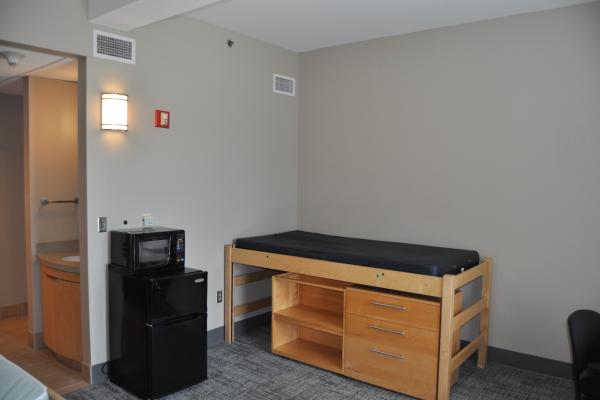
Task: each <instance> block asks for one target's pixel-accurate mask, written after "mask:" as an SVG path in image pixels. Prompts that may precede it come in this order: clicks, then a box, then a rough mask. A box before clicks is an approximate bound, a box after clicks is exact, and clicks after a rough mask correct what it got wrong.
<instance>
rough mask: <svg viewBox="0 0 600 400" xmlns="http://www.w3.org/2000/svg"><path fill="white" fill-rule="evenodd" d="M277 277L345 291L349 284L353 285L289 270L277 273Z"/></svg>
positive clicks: (302, 283)
mask: <svg viewBox="0 0 600 400" xmlns="http://www.w3.org/2000/svg"><path fill="white" fill-rule="evenodd" d="M275 278H276V279H284V280H286V281H291V282H295V283H297V284H299V285H306V286H314V287H320V288H323V289H328V290H333V291H336V292H344V289H346V288H347V287H349V286H352V284H351V283H348V282H342V281H335V280H333V279H326V278H318V277H315V276H309V275H301V274H294V273H289V272H288V273H285V274H281V275H276V276H275Z"/></svg>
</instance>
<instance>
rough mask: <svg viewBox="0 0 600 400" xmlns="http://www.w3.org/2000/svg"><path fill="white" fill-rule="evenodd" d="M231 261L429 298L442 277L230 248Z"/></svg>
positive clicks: (435, 294) (439, 286) (439, 290)
mask: <svg viewBox="0 0 600 400" xmlns="http://www.w3.org/2000/svg"><path fill="white" fill-rule="evenodd" d="M231 256H232V261H233V262H234V263H239V264H246V265H252V266H255V267H261V268H268V269H274V270H279V271H286V272H295V273H298V274H305V275H311V276H316V277H319V278H327V279H334V280H338V281H345V282H350V283H359V284H363V285H367V286H373V287H379V288H385V289H393V290H398V291H402V292H409V293H416V294H422V295H426V296H432V297H438V298H439V297H441V296H442V278H440V277H437V276H428V275H420V274H411V273H408V272H399V271H392V270H386V269H381V268H373V267H364V266H358V265H352V264H344V263H337V262H332V261H324V260H316V259H312V258H303V257H294V256H287V255H283V254H276V253H267V252H263V251H255V250H246V249H238V248H235V247H234V248H232V255H231Z"/></svg>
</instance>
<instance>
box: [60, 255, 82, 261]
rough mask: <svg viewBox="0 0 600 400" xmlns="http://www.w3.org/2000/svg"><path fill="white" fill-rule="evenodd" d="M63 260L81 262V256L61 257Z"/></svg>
mask: <svg viewBox="0 0 600 400" xmlns="http://www.w3.org/2000/svg"><path fill="white" fill-rule="evenodd" d="M60 259H61V260H63V261H69V262H79V261H80V260H79V256H64V257H61V258H60Z"/></svg>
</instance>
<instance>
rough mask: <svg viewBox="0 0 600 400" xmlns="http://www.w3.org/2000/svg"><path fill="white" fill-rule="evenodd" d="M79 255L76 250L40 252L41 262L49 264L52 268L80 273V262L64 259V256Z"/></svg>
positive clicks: (39, 258)
mask: <svg viewBox="0 0 600 400" xmlns="http://www.w3.org/2000/svg"><path fill="white" fill-rule="evenodd" d="M76 255H79V254H78V253H77V252H75V251H66V252H59V253H42V254H38V260H39V262H40V264H44V265H47V266H48V267H50V268H54V269H58V270H60V271H64V272H69V273H72V274H77V275H79V263H78V262H73V261H65V260H62V259H61V257H64V256H76Z"/></svg>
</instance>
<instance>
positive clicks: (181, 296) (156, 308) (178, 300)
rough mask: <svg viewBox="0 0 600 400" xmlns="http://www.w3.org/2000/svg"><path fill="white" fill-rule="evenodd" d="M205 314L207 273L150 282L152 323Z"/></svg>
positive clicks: (168, 277)
mask: <svg viewBox="0 0 600 400" xmlns="http://www.w3.org/2000/svg"><path fill="white" fill-rule="evenodd" d="M205 313H206V272H203V271H198V272H193V273H181V274H169V275H166V276H162V277H155V278H152V279H151V280H150V316H149V320H150V321H153V322H157V321H160V320H165V319H172V318H174V317H181V316H187V315H192V314H205Z"/></svg>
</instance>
